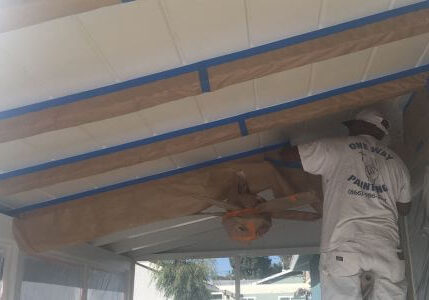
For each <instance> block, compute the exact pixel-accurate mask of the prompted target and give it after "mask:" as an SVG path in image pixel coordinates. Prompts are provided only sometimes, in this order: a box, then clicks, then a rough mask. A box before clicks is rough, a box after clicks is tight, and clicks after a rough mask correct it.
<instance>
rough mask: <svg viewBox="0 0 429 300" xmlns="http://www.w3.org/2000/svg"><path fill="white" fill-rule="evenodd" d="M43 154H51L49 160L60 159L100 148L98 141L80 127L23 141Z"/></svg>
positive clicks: (52, 132) (47, 133)
mask: <svg viewBox="0 0 429 300" xmlns="http://www.w3.org/2000/svg"><path fill="white" fill-rule="evenodd" d="M23 141H25V142H26V143H28V144H30V145H31V146H33V147H34V148H36V149H38V151H40V152H42V153H49V155H50V156H51V157H50V158H49V159H50V160H53V159H60V158H64V157H68V156H72V155H75V154H78V153H84V152H89V151H93V150H96V149H98V148H100V146H99V145H98V144H97V142H96V140H95V139H94V138H92V137H91V136H90V135H89V134H87V133H86V132H84V131H83V130H82V129H80V128H79V127H70V128H66V129H61V130H57V131H51V132H46V133H43V134H39V135H35V136H32V137H29V138H25V139H23Z"/></svg>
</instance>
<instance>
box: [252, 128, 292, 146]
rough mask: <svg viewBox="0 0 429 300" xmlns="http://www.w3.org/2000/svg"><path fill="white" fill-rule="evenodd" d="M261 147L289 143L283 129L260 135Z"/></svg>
mask: <svg viewBox="0 0 429 300" xmlns="http://www.w3.org/2000/svg"><path fill="white" fill-rule="evenodd" d="M259 139H260V141H261V146H262V147H264V146H269V145H274V144H279V143H282V142H286V141H287V137H286V134H285V132H284V131H283V130H282V129H273V130H268V131H264V132H261V133H259Z"/></svg>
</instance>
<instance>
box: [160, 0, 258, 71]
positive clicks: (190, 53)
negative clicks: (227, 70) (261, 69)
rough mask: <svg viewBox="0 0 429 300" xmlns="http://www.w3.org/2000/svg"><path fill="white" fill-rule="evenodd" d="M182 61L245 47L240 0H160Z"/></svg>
mask: <svg viewBox="0 0 429 300" xmlns="http://www.w3.org/2000/svg"><path fill="white" fill-rule="evenodd" d="M162 1H163V3H164V4H165V11H166V15H167V18H168V21H169V24H170V28H171V30H172V32H173V34H174V35H175V38H176V42H177V43H178V45H179V49H180V50H181V51H182V54H183V58H184V61H185V63H192V62H196V61H200V60H203V59H207V58H210V57H214V56H219V55H222V54H226V53H231V52H234V51H237V50H242V49H245V48H248V46H249V41H248V37H247V25H246V13H245V9H244V2H243V1H242V0H234V1H231V0H216V1H212V0H182V1H177V0H162Z"/></svg>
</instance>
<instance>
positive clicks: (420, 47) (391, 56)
mask: <svg viewBox="0 0 429 300" xmlns="http://www.w3.org/2000/svg"><path fill="white" fill-rule="evenodd" d="M428 42H429V34H422V35H418V36H415V37H412V38H407V39H403V40H400V41H396V42H393V43H389V44H386V45H383V46H380V47H378V48H377V49H376V52H375V56H374V59H373V60H372V63H371V66H370V68H369V69H368V74H367V78H365V79H372V78H376V77H380V76H383V75H387V74H392V73H395V72H399V71H402V70H406V69H410V68H413V67H415V66H416V64H417V63H418V61H419V59H420V57H421V56H422V54H423V51H424V49H425V47H426V46H427V44H428Z"/></svg>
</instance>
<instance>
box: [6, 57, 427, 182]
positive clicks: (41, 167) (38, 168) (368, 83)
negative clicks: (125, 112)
mask: <svg viewBox="0 0 429 300" xmlns="http://www.w3.org/2000/svg"><path fill="white" fill-rule="evenodd" d="M428 71H429V64H428V65H424V66H421V67H417V68H413V69H410V70H406V71H402V72H399V73H395V74H391V75H387V76H383V77H380V78H377V79H372V80H369V81H364V82H359V83H356V84H352V85H349V86H345V87H342V88H338V89H334V90H331V91H327V92H323V93H320V94H316V95H312V96H308V97H304V98H301V99H298V100H295V101H290V102H285V103H282V104H277V105H274V106H270V107H267V108H263V109H259V110H255V111H251V112H247V113H243V114H240V115H237V116H233V117H229V118H225V119H221V120H217V121H213V122H209V123H205V124H201V125H196V126H192V127H188V128H184V129H179V130H176V131H172V132H168V133H164V134H160V135H157V136H153V137H150V138H145V139H141V140H137V141H134V142H129V143H126V144H121V145H117V146H113V147H109V148H106V149H101V150H97V151H93V152H88V153H84V154H80V155H76V156H72V157H68V158H64V159H60V160H56V161H51V162H47V163H43V164H39V165H35V166H31V167H27V168H23V169H18V170H14V171H10V172H7V173H3V174H0V180H4V179H7V178H11V177H15V176H21V175H24V174H29V173H33V172H38V171H41V170H45V169H50V168H54V167H58V166H62V165H66V164H71V163H76V162H79V161H82V160H87V159H91V158H94V157H98V156H102V155H107V154H111V153H115V152H119V151H123V150H127V149H131V148H135V147H139V146H143V145H149V144H152V143H155V142H160V141H165V140H168V139H172V138H175V137H179V136H183V135H186V134H191V133H195V132H198V131H203V130H206V129H210V128H215V127H219V126H223V125H228V124H231V123H235V122H239V123H240V122H242V121H244V120H245V119H249V118H254V117H259V116H263V115H266V114H270V113H273V112H278V111H281V110H286V109H290V108H293V107H297V106H300V105H304V104H309V103H312V102H316V101H321V100H323V99H326V98H329V97H332V96H336V95H340V94H344V93H349V92H353V91H356V90H358V89H362V88H366V87H371V86H374V85H377V84H381V83H385V82H389V81H392V80H397V79H401V78H405V77H408V76H413V75H416V74H419V73H423V72H428ZM240 129H241V126H240Z"/></svg>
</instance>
